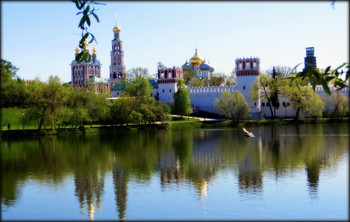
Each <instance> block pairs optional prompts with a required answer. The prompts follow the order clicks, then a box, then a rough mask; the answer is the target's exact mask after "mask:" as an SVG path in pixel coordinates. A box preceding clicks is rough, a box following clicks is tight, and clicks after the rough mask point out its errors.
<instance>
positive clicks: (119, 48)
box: [109, 24, 125, 88]
mask: <svg viewBox="0 0 350 222" xmlns="http://www.w3.org/2000/svg"><path fill="white" fill-rule="evenodd" d="M120 31H121V29H120V27H119V26H118V25H117V24H116V25H115V27H114V28H113V33H114V38H113V40H112V50H111V65H110V66H109V87H110V88H113V87H114V86H115V85H117V83H118V82H119V81H122V80H124V79H125V65H124V51H123V42H122V41H121V40H120Z"/></svg>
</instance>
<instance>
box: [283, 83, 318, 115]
mask: <svg viewBox="0 0 350 222" xmlns="http://www.w3.org/2000/svg"><path fill="white" fill-rule="evenodd" d="M287 81H288V84H286V85H285V86H284V87H283V90H282V95H283V96H285V97H286V98H288V99H289V101H290V103H291V106H292V107H293V108H294V109H295V110H296V112H295V119H296V120H298V119H299V115H300V111H303V112H304V113H305V114H307V115H309V116H312V117H321V116H322V111H323V107H324V103H323V101H322V100H321V98H320V96H319V95H318V94H317V93H316V92H315V91H313V90H312V89H311V88H310V87H309V86H308V85H306V83H305V81H304V82H303V81H302V80H301V79H295V80H294V81H290V80H287Z"/></svg>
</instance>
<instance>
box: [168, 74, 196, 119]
mask: <svg viewBox="0 0 350 222" xmlns="http://www.w3.org/2000/svg"><path fill="white" fill-rule="evenodd" d="M178 81H179V83H178V90H177V92H176V93H174V102H173V110H172V112H173V113H174V114H177V115H181V117H182V116H183V115H188V114H190V113H191V112H192V108H191V100H190V94H189V91H188V90H187V89H186V88H185V84H184V81H183V80H181V79H180V80H178Z"/></svg>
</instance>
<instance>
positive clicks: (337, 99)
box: [323, 91, 349, 118]
mask: <svg viewBox="0 0 350 222" xmlns="http://www.w3.org/2000/svg"><path fill="white" fill-rule="evenodd" d="M323 101H324V103H325V109H324V110H325V113H326V115H327V116H329V117H330V118H342V117H343V116H346V115H348V114H349V99H348V98H347V97H346V96H345V95H344V94H343V93H341V92H339V91H336V92H333V93H332V95H331V96H329V95H327V96H324V98H323Z"/></svg>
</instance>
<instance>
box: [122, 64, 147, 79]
mask: <svg viewBox="0 0 350 222" xmlns="http://www.w3.org/2000/svg"><path fill="white" fill-rule="evenodd" d="M126 73H127V80H128V81H133V80H141V79H148V78H149V73H148V69H147V68H143V67H136V68H131V69H129V70H128V71H127V72H126Z"/></svg>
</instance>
